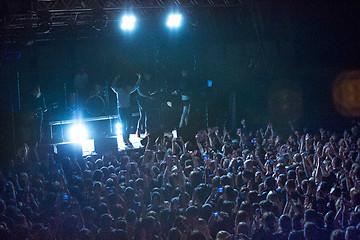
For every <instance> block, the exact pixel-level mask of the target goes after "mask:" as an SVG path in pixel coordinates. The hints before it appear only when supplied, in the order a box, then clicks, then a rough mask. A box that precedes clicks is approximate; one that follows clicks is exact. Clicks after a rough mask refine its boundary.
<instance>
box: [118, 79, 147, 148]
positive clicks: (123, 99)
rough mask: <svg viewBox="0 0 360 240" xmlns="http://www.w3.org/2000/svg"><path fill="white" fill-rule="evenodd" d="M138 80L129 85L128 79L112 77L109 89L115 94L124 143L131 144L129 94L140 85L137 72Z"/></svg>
mask: <svg viewBox="0 0 360 240" xmlns="http://www.w3.org/2000/svg"><path fill="white" fill-rule="evenodd" d="M137 76H138V80H137V82H136V84H135V85H134V86H132V85H131V83H130V82H129V81H124V79H122V81H120V77H119V76H117V77H115V78H114V80H113V82H112V84H111V89H112V90H113V91H114V92H115V94H116V100H117V109H118V115H119V119H120V122H121V125H122V136H123V140H124V143H125V145H127V146H132V144H131V142H130V140H129V137H130V119H131V109H130V95H131V94H132V93H133V92H135V91H136V89H137V88H138V87H139V85H140V79H141V75H140V74H137Z"/></svg>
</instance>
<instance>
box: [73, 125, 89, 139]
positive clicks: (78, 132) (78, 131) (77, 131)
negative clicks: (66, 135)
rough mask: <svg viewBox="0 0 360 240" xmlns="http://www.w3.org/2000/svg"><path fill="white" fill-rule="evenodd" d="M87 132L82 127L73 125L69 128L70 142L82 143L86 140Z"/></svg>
mask: <svg viewBox="0 0 360 240" xmlns="http://www.w3.org/2000/svg"><path fill="white" fill-rule="evenodd" d="M87 137H88V136H87V130H86V128H85V127H84V126H83V125H74V126H72V127H71V128H70V140H71V141H73V142H82V141H84V140H86V139H87Z"/></svg>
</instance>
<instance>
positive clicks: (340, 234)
mask: <svg viewBox="0 0 360 240" xmlns="http://www.w3.org/2000/svg"><path fill="white" fill-rule="evenodd" d="M344 239H345V232H344V231H343V230H341V229H335V230H334V231H332V233H331V235H330V240H344Z"/></svg>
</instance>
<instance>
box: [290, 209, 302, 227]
mask: <svg viewBox="0 0 360 240" xmlns="http://www.w3.org/2000/svg"><path fill="white" fill-rule="evenodd" d="M301 221H302V215H301V214H299V213H297V214H295V215H294V216H293V217H292V229H293V230H294V231H299V230H301V229H302V224H301Z"/></svg>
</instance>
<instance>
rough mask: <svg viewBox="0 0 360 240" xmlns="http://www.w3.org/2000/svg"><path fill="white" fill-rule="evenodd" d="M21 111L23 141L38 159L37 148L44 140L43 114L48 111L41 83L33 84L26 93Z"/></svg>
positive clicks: (35, 158) (30, 152) (29, 151)
mask: <svg viewBox="0 0 360 240" xmlns="http://www.w3.org/2000/svg"><path fill="white" fill-rule="evenodd" d="M21 111H22V122H21V123H20V124H21V126H22V128H21V129H22V138H23V143H25V148H26V149H27V150H28V153H29V154H32V155H33V156H31V157H32V158H33V159H34V160H38V156H37V152H36V149H37V146H38V145H39V144H40V143H41V140H42V122H43V114H44V112H46V111H47V109H46V104H45V98H44V96H43V95H42V94H41V90H40V86H39V85H35V86H33V87H32V90H31V91H29V92H28V93H26V94H25V95H24V98H23V104H22V110H21ZM28 156H29V155H28ZM28 156H26V157H28Z"/></svg>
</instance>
